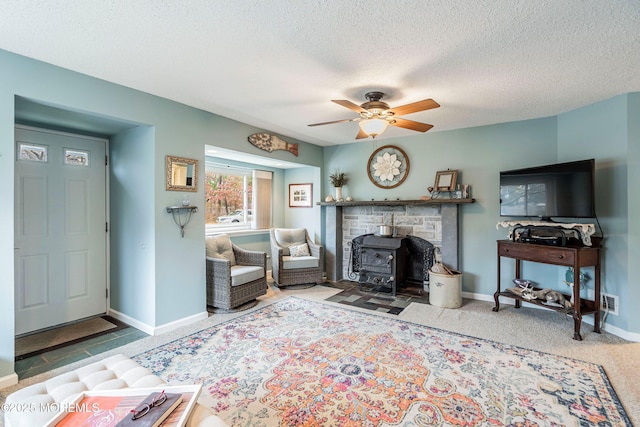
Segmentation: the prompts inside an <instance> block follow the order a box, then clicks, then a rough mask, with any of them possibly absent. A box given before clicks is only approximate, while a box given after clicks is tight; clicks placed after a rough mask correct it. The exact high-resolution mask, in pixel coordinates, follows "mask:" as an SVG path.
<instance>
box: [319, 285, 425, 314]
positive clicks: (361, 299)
mask: <svg viewBox="0 0 640 427" xmlns="http://www.w3.org/2000/svg"><path fill="white" fill-rule="evenodd" d="M330 286H332V287H337V288H339V289H343V291H342V292H340V293H339V294H336V295H334V296H332V297H330V298H327V301H332V302H337V303H340V304H345V305H350V306H353V307H360V308H366V309H367V310H374V311H380V312H384V313H390V314H399V313H400V312H401V311H402V310H404V309H405V308H406V307H408V306H409V304H411V303H412V302H421V303H424V304H428V303H429V294H428V293H427V292H425V291H424V290H423V289H422V288H417V287H413V286H412V287H402V288H401V289H398V291H397V292H396V296H395V297H393V296H392V295H391V293H390V292H389V291H388V289H377V288H375V287H369V286H367V285H363V287H362V288H361V287H360V286H359V285H358V283H357V282H348V281H341V282H337V283H332V284H331V285H330Z"/></svg>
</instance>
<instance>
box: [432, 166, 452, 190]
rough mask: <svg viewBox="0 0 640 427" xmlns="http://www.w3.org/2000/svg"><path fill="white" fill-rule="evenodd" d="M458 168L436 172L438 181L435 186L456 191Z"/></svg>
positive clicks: (437, 188) (438, 188)
mask: <svg viewBox="0 0 640 427" xmlns="http://www.w3.org/2000/svg"><path fill="white" fill-rule="evenodd" d="M457 178H458V171H457V170H453V171H452V170H446V171H439V172H436V183H435V185H434V186H433V187H434V188H435V189H436V190H437V191H454V190H455V189H456V180H457Z"/></svg>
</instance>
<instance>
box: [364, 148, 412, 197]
mask: <svg viewBox="0 0 640 427" xmlns="http://www.w3.org/2000/svg"><path fill="white" fill-rule="evenodd" d="M367 174H368V175H369V179H370V180H371V182H373V183H374V184H375V185H376V186H378V187H380V188H395V187H397V186H399V185H400V184H402V183H403V182H404V180H405V179H406V178H407V175H409V157H408V156H407V153H405V152H404V151H403V150H402V149H401V148H400V147H396V146H395V145H385V146H384V147H380V148H378V149H377V150H376V151H374V152H373V154H371V157H369V162H368V163H367Z"/></svg>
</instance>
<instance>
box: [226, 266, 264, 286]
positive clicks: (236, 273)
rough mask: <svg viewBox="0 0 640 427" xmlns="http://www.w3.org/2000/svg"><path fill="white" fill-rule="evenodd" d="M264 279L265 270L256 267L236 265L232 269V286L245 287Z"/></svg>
mask: <svg viewBox="0 0 640 427" xmlns="http://www.w3.org/2000/svg"><path fill="white" fill-rule="evenodd" d="M263 277H264V268H262V267H260V266H256V265H234V266H233V267H231V286H239V285H244V284H245V283H249V282H253V281H254V280H258V279H261V278H263Z"/></svg>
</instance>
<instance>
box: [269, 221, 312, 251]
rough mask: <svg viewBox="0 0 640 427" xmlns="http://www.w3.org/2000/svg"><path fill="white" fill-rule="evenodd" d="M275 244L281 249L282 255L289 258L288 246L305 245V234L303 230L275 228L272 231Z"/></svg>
mask: <svg viewBox="0 0 640 427" xmlns="http://www.w3.org/2000/svg"><path fill="white" fill-rule="evenodd" d="M273 235H274V236H275V238H276V243H278V245H279V246H281V247H282V254H283V255H286V256H289V255H290V252H289V246H292V245H293V246H297V245H301V244H302V243H307V232H306V230H305V229H304V228H276V229H275V230H273Z"/></svg>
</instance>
